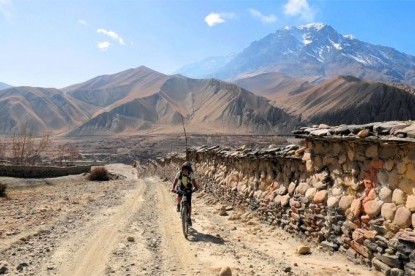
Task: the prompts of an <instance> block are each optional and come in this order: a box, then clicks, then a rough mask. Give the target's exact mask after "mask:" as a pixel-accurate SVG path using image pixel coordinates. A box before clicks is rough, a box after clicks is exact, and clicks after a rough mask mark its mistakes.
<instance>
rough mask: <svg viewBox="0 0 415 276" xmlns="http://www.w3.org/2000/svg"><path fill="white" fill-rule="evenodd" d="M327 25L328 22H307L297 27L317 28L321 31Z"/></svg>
mask: <svg viewBox="0 0 415 276" xmlns="http://www.w3.org/2000/svg"><path fill="white" fill-rule="evenodd" d="M326 26H327V25H326V24H323V23H309V24H305V25H301V26H298V27H297V29H300V30H304V29H306V30H310V29H315V30H317V31H320V30H321V29H323V28H324V27H326Z"/></svg>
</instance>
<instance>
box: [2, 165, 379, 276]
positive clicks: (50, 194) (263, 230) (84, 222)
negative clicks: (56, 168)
mask: <svg viewBox="0 0 415 276" xmlns="http://www.w3.org/2000/svg"><path fill="white" fill-rule="evenodd" d="M109 169H110V171H113V172H114V173H117V174H119V175H121V177H120V179H119V180H112V181H108V182H90V181H86V180H85V176H82V175H78V176H68V177H62V178H55V179H48V180H45V179H44V180H42V179H40V180H33V179H27V180H20V179H13V178H2V179H0V180H1V182H2V183H7V184H8V185H9V188H8V190H7V192H8V198H7V199H5V198H0V222H1V223H0V274H1V272H5V273H8V274H10V275H15V274H18V273H19V274H21V275H218V274H219V273H220V271H221V270H222V269H224V268H225V267H229V268H230V269H231V270H232V275H381V274H378V273H377V272H374V271H370V270H369V268H367V267H363V266H358V265H354V264H353V263H351V262H350V261H348V260H347V259H346V257H345V256H343V255H339V254H337V253H335V254H332V253H329V252H325V251H323V249H322V248H319V247H315V246H314V245H310V246H311V251H312V253H311V254H309V255H297V254H296V253H295V250H296V248H297V247H298V246H300V245H306V244H307V243H306V242H305V241H302V240H300V239H297V238H295V237H292V236H291V235H290V234H288V233H286V232H284V231H283V230H281V229H278V228H275V227H271V226H268V225H264V224H260V223H259V222H258V221H257V220H256V219H255V218H252V219H249V220H248V219H245V220H229V218H230V217H231V215H232V214H236V213H245V211H244V210H233V209H232V208H230V207H228V208H227V210H228V215H227V216H220V215H219V212H218V209H219V208H220V207H221V205H220V204H219V203H218V202H217V201H216V200H215V199H213V198H211V197H210V196H208V195H206V194H204V193H203V192H200V193H198V194H195V195H194V200H193V202H194V215H193V228H192V229H191V233H190V237H189V240H186V239H185V238H184V236H183V234H182V232H181V225H180V218H179V215H178V213H177V212H176V210H175V196H174V194H172V193H171V192H170V185H171V184H170V183H166V182H163V181H162V180H160V179H159V178H157V177H148V178H138V177H137V175H136V172H135V170H134V169H133V168H132V167H131V166H126V165H118V164H114V165H110V166H109ZM245 214H246V213H245Z"/></svg>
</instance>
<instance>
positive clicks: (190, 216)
mask: <svg viewBox="0 0 415 276" xmlns="http://www.w3.org/2000/svg"><path fill="white" fill-rule="evenodd" d="M188 200H189V211H188V214H189V225H192V194H190V195H189V198H188Z"/></svg>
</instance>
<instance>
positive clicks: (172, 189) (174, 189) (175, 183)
mask: <svg viewBox="0 0 415 276" xmlns="http://www.w3.org/2000/svg"><path fill="white" fill-rule="evenodd" d="M176 185H177V178H175V179H174V182H173V188H171V191H172V192H175V191H176Z"/></svg>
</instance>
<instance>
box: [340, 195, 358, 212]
mask: <svg viewBox="0 0 415 276" xmlns="http://www.w3.org/2000/svg"><path fill="white" fill-rule="evenodd" d="M353 199H354V197H353V196H351V195H347V196H342V197H341V198H340V201H339V207H340V208H341V209H342V210H344V211H345V210H347V209H348V208H349V207H350V205H351V204H352V202H353Z"/></svg>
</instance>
